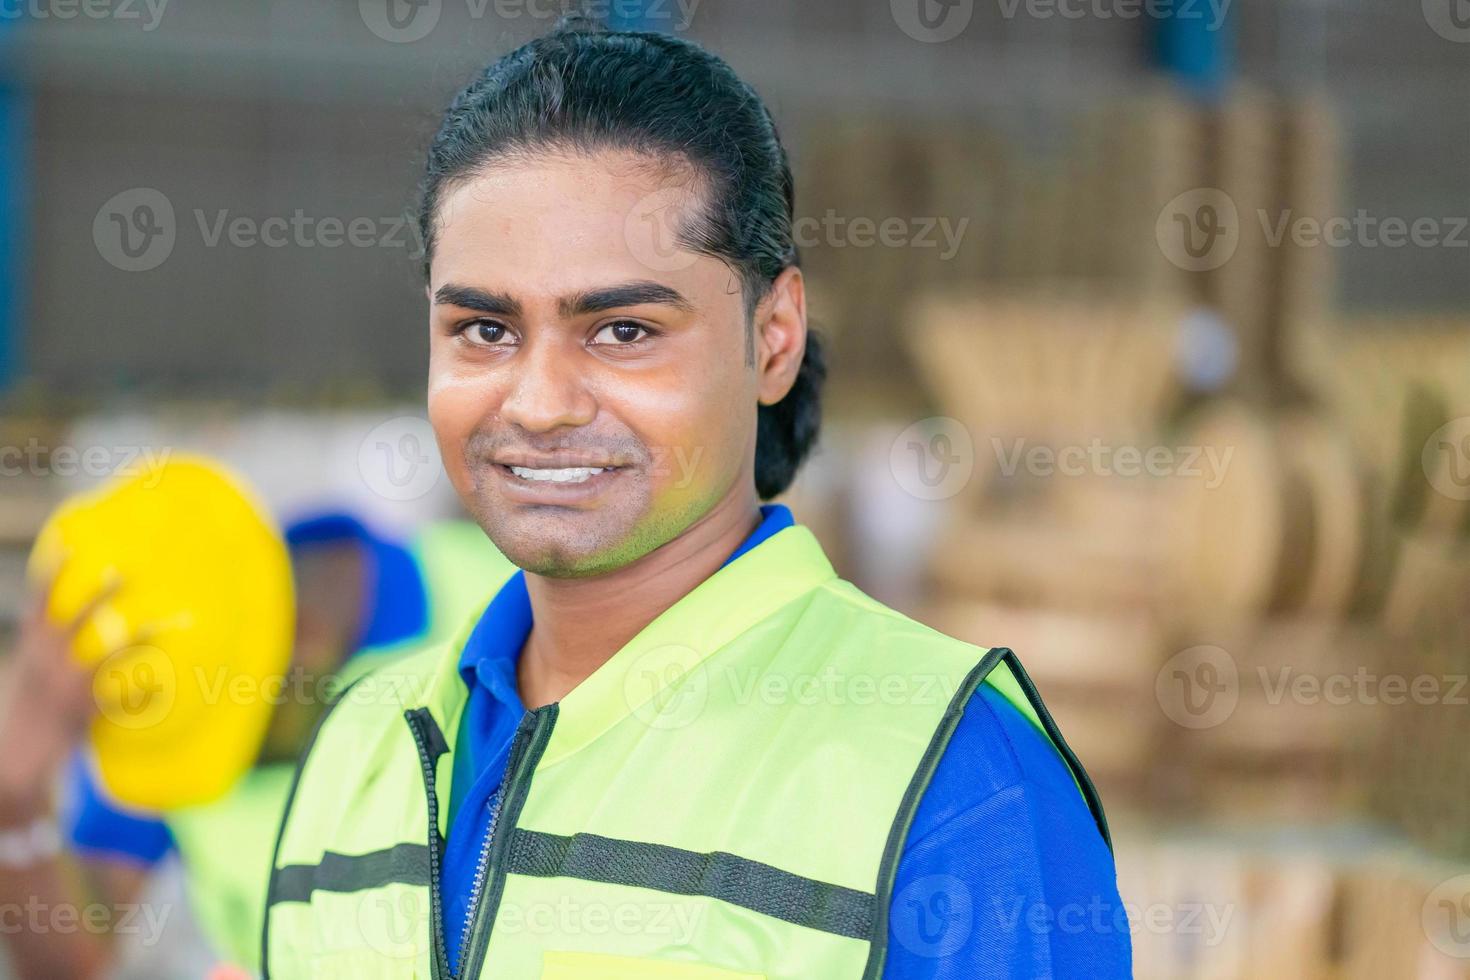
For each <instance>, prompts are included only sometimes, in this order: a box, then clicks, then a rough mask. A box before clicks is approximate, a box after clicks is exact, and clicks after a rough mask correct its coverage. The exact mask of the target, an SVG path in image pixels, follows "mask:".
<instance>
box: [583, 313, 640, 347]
mask: <svg viewBox="0 0 1470 980" xmlns="http://www.w3.org/2000/svg"><path fill="white" fill-rule="evenodd" d="M652 335H653V331H652V330H650V329H649V328H648V327H645V326H644V325H643V324H641V323H639V322H637V321H636V320H614V321H612V322H611V323H605V324H603V325H602V326H601V327H600V328H598V331H597V333H596V334H594V335H593V337H592V342H593V343H594V344H607V345H610V346H615V347H626V346H628V345H629V344H634V343H637V342H638V341H640V340H642V339H643V338H644V337H648V336H652Z"/></svg>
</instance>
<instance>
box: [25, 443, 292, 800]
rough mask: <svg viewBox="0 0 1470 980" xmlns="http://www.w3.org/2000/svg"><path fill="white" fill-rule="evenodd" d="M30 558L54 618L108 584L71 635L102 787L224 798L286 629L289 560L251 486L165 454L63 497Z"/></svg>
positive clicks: (284, 647) (280, 656) (212, 467)
mask: <svg viewBox="0 0 1470 980" xmlns="http://www.w3.org/2000/svg"><path fill="white" fill-rule="evenodd" d="M30 570H31V575H32V578H33V579H34V580H37V581H40V580H43V579H46V578H52V579H53V585H52V591H51V597H50V602H49V605H48V607H47V615H48V616H49V617H50V618H51V619H52V621H54V622H57V623H65V622H71V621H73V620H74V619H75V618H76V617H77V616H78V615H80V614H81V612H82V611H83V610H84V609H85V608H86V605H87V603H88V602H89V601H91V600H92V599H93V598H94V597H96V596H97V595H98V594H99V593H100V592H102V591H103V590H104V589H106V588H108V587H109V585H110V584H112V583H113V582H116V583H117V584H116V589H115V591H114V592H113V593H112V594H111V596H110V597H108V598H107V599H106V600H105V601H103V602H102V603H101V604H100V605H99V606H98V607H97V609H96V610H95V612H94V613H93V614H92V615H91V616H90V617H89V618H88V620H87V622H86V623H85V625H84V626H83V627H82V629H81V630H80V631H79V632H78V634H77V637H76V641H75V644H74V647H73V652H74V654H75V656H76V657H77V658H78V660H80V661H81V662H83V663H87V664H94V665H96V667H97V670H96V675H95V680H94V682H93V690H94V693H95V695H96V698H97V703H98V707H99V709H100V710H99V711H98V714H97V716H96V718H95V719H94V720H93V722H92V729H91V744H92V748H93V750H94V752H95V755H96V760H95V761H96V768H97V771H98V772H99V774H100V776H101V779H102V783H103V786H104V787H105V788H106V789H107V791H108V793H109V795H110V796H112V797H113V798H115V799H116V800H118V801H119V802H121V803H125V804H129V805H131V806H135V807H140V808H143V809H147V810H154V811H163V810H170V809H174V808H177V807H183V806H193V805H197V804H200V803H206V802H209V801H211V800H214V799H217V798H219V797H220V796H222V795H224V793H225V792H226V791H228V790H229V789H230V788H231V787H232V786H233V785H234V784H235V782H236V780H238V779H239V778H240V776H242V775H243V774H244V773H245V771H246V770H247V769H249V768H250V766H252V765H253V764H254V762H255V758H256V755H257V754H258V753H259V751H260V745H261V741H262V739H263V738H264V736H265V730H266V726H267V724H268V723H269V721H270V715H271V710H272V708H273V706H274V701H275V700H276V699H277V698H278V696H279V693H280V692H281V690H282V689H283V679H284V672H285V670H286V667H287V664H288V662H289V660H290V657H291V648H292V640H293V636H294V623H295V603H294V596H293V587H292V579H291V562H290V557H289V555H288V553H287V550H286V545H285V542H284V541H283V540H282V537H281V534H280V532H279V531H278V530H277V529H276V527H275V526H274V525H273V524H272V522H271V521H270V519H269V518H268V517H267V516H266V515H265V512H264V511H263V509H262V508H261V507H260V505H259V504H258V503H257V502H256V500H255V497H254V494H253V492H252V491H250V490H249V489H248V488H247V487H246V486H245V484H244V483H243V482H242V481H241V480H240V479H239V478H238V477H235V476H234V475H232V474H230V473H229V472H228V471H226V470H225V469H224V468H223V467H221V466H220V465H219V464H218V463H216V462H214V461H212V460H209V459H205V458H203V457H199V456H183V455H179V454H175V455H172V456H171V457H170V458H168V459H167V460H165V461H163V462H162V463H158V464H154V465H150V466H148V467H146V468H144V469H143V470H142V471H141V472H137V473H135V474H133V475H130V476H126V477H116V478H114V479H113V480H111V481H109V482H108V483H107V484H106V485H104V486H102V487H101V488H99V489H97V490H95V491H92V492H88V493H84V494H80V495H78V496H76V497H73V498H71V499H69V500H67V501H66V502H64V503H63V504H62V506H61V507H60V508H59V509H58V510H57V512H56V513H55V514H53V515H52V516H51V518H50V519H49V520H48V521H47V522H46V525H45V527H43V528H42V530H41V533H40V535H39V537H38V538H37V540H36V545H35V548H34V550H33V551H32V553H31V565H30ZM53 576H54V578H53ZM273 679H274V680H273Z"/></svg>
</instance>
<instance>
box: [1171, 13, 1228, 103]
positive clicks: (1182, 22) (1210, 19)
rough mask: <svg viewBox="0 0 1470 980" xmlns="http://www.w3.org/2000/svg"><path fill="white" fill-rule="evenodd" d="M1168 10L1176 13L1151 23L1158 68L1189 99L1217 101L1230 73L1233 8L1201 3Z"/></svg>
mask: <svg viewBox="0 0 1470 980" xmlns="http://www.w3.org/2000/svg"><path fill="white" fill-rule="evenodd" d="M1167 9H1170V10H1173V11H1175V13H1173V14H1172V15H1170V16H1159V17H1156V18H1155V19H1154V56H1155V63H1156V65H1157V67H1158V68H1160V69H1161V70H1163V72H1164V73H1165V74H1167V75H1169V76H1170V77H1172V78H1174V79H1175V80H1176V81H1178V82H1179V84H1180V85H1182V86H1183V87H1184V88H1185V89H1186V90H1187V91H1189V92H1190V93H1191V94H1192V95H1195V96H1197V97H1199V98H1203V99H1210V100H1213V99H1215V98H1217V97H1218V96H1220V95H1221V94H1223V93H1224V91H1225V88H1226V85H1227V83H1228V82H1229V81H1230V73H1231V71H1232V69H1233V54H1234V52H1233V44H1232V43H1231V42H1232V35H1233V33H1234V28H1235V11H1234V4H1232V3H1228V2H1225V0H1204V2H1200V3H1197V4H1191V5H1180V4H1173V5H1172V6H1170V7H1169V8H1167ZM1184 11H1188V13H1185V12H1184Z"/></svg>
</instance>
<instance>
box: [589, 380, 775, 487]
mask: <svg viewBox="0 0 1470 980" xmlns="http://www.w3.org/2000/svg"><path fill="white" fill-rule="evenodd" d="M730 387H731V379H730V378H729V377H728V375H727V374H725V373H724V372H704V371H685V372H680V376H679V377H678V378H669V379H663V380H662V381H661V382H660V383H658V384H649V385H643V386H639V387H638V388H637V389H636V390H632V389H630V388H627V387H625V388H624V389H623V390H622V391H621V392H620V393H619V395H618V404H617V407H616V408H615V409H613V411H615V412H616V413H617V414H618V415H619V416H620V417H621V418H622V419H623V420H625V421H626V422H627V423H628V424H629V425H630V426H631V427H633V428H634V430H635V431H636V433H637V436H638V438H639V440H640V441H641V442H642V443H643V444H644V446H645V447H646V448H647V450H648V452H649V454H650V456H651V461H652V462H651V465H652V473H651V480H650V482H651V485H652V486H653V487H654V488H655V492H656V493H658V494H660V495H663V494H670V495H673V496H690V497H701V498H702V497H705V496H707V495H708V494H709V493H710V492H711V491H713V490H719V491H723V490H724V489H725V488H726V487H727V486H728V485H729V483H730V482H731V481H732V480H733V478H734V476H735V474H737V473H738V472H739V470H740V467H741V463H742V458H743V452H744V449H745V443H746V440H747V436H746V431H747V429H748V427H749V425H750V420H749V419H747V418H746V417H745V413H743V412H742V411H741V409H740V395H741V392H740V391H738V390H730ZM605 404H606V403H605ZM608 407H609V408H612V406H610V405H609V406H608Z"/></svg>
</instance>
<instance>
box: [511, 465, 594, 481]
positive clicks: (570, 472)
mask: <svg viewBox="0 0 1470 980" xmlns="http://www.w3.org/2000/svg"><path fill="white" fill-rule="evenodd" d="M507 469H509V470H510V471H511V472H512V473H514V474H515V475H516V476H518V477H520V478H521V479H522V480H530V481H532V482H537V483H541V482H549V483H586V482H587V481H588V480H590V479H592V478H593V477H594V476H596V475H597V474H599V473H601V472H603V471H604V470H605V469H606V467H602V466H571V467H567V468H564V469H533V468H532V467H529V466H510V467H507Z"/></svg>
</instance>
